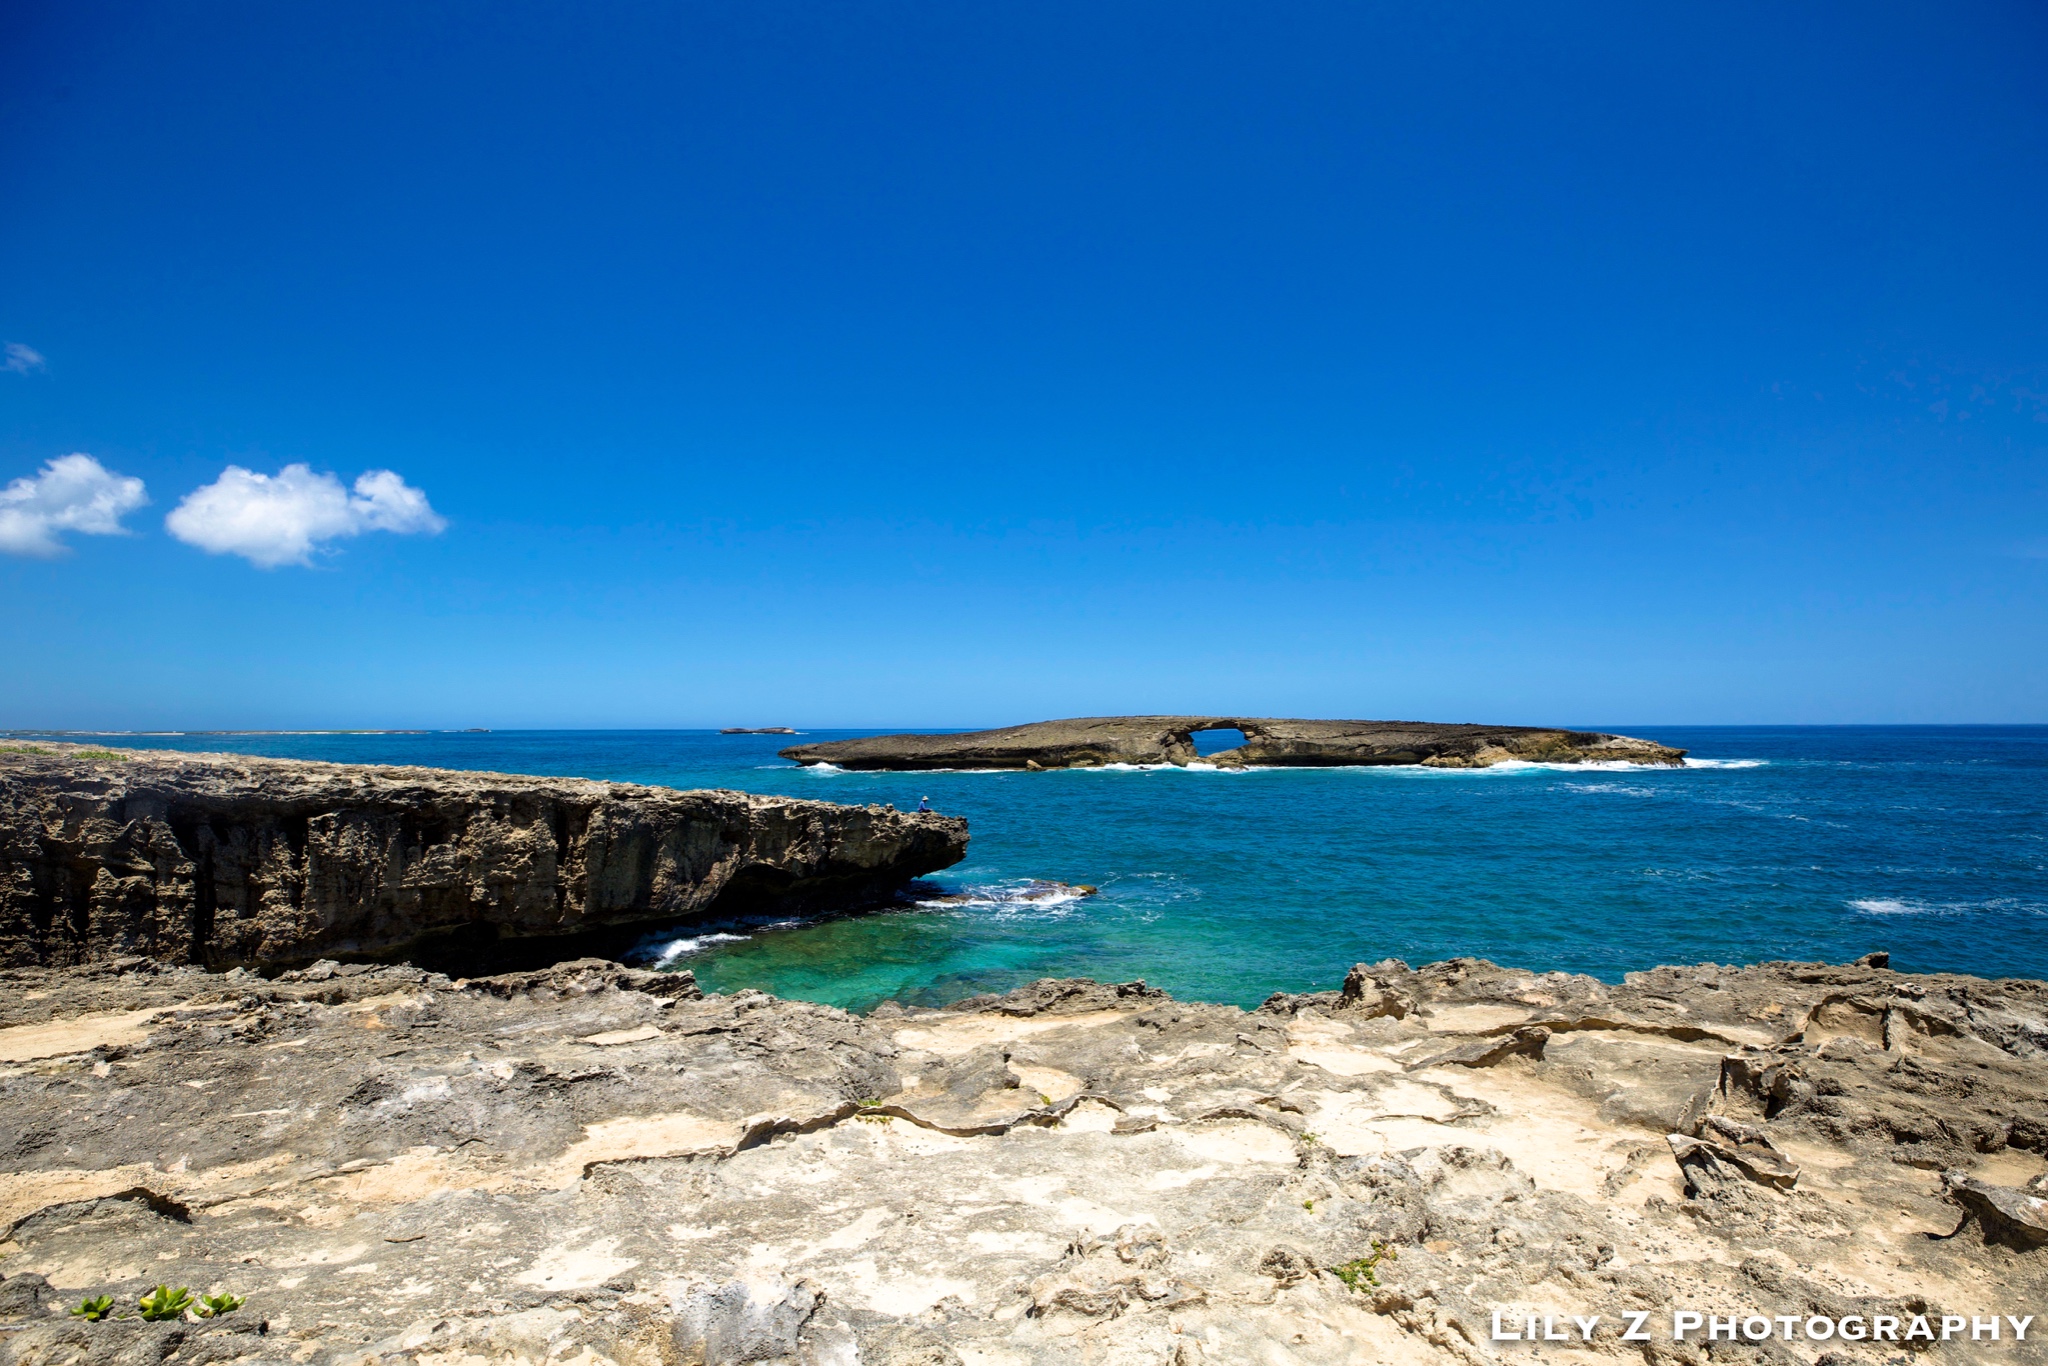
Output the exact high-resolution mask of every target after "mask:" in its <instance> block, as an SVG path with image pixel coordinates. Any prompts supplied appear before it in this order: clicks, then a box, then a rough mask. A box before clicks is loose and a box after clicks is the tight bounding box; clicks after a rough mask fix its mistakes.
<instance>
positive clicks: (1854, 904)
mask: <svg viewBox="0 0 2048 1366" xmlns="http://www.w3.org/2000/svg"><path fill="white" fill-rule="evenodd" d="M1849 905H1850V907H1851V908H1853V909H1855V910H1859V911H1861V912H1863V913H1864V914H1865V915H1971V914H1975V913H1978V912H1983V911H2025V912H2030V913H2032V914H2034V915H2041V914H2044V913H2048V906H2044V905H2042V904H2041V903H2039V902H2033V901H2021V900H2019V899H2018V898H2017V897H2009V896H2000V897H1992V898H1991V899H1990V900H1988V901H1913V900H1909V899H1907V898H1903V897H1891V896H1873V897H1860V898H1858V899H1857V900H1854V901H1851V902H1850V903H1849Z"/></svg>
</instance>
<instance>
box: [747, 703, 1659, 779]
mask: <svg viewBox="0 0 2048 1366" xmlns="http://www.w3.org/2000/svg"><path fill="white" fill-rule="evenodd" d="M1219 730H1221V731H1231V730H1234V731H1239V732H1241V733H1242V734H1243V735H1244V737H1245V742H1244V743H1243V744H1242V745H1239V746H1236V747H1235V748H1232V749H1226V750H1223V751H1220V752H1219V753H1215V754H1211V755H1208V756H1206V757H1205V758H1203V759H1202V760H1201V762H1204V763H1210V764H1215V765H1218V766H1219V767H1224V768H1242V767H1247V766H1250V765H1255V764H1256V765H1261V766H1272V767H1325V768H1327V767H1350V766H1360V765H1379V764H1425V765H1428V766H1429V767H1432V768H1486V767H1489V766H1491V765H1493V764H1497V763H1500V762H1502V761H1503V760H1509V759H1520V760H1525V761H1533V762H1540V763H1567V764H1577V763H1597V762H1607V763H1613V762H1622V763H1632V764H1663V765H1672V764H1679V763H1683V762H1684V760H1685V751H1684V750H1682V749H1672V748H1670V747H1669V746H1666V745H1660V744H1657V743H1655V742H1654V741H1650V740H1637V739H1634V738H1632V737H1630V736H1626V735H1604V734H1600V733H1598V732H1594V731H1578V730H1560V729H1555V728H1544V727H1539V726H1476V725H1443V724H1438V723H1435V722H1429V721H1301V720H1286V719H1278V718H1274V717H1254V716H1095V717H1083V718H1079V719H1076V720H1071V721H1037V722H1033V723H1032V724H1030V725H1024V726H1007V727H1004V728H1002V729H1000V730H978V731H968V732H965V733H955V734H950V735H944V734H942V735H877V736H869V737H864V738H861V739H857V740H831V741H825V742H822V743H819V744H810V745H791V746H789V747H788V748H787V749H783V750H780V751H778V752H779V753H780V754H781V755H782V757H783V758H785V759H793V760H795V761H796V762H797V763H800V764H832V765H835V766H836V767H839V768H849V769H934V768H1021V769H1052V768H1096V767H1100V766H1102V765H1105V764H1181V765H1185V764H1190V763H1194V762H1196V761H1197V760H1196V754H1195V745H1194V739H1193V737H1194V736H1196V735H1198V734H1200V733H1201V732H1203V731H1219Z"/></svg>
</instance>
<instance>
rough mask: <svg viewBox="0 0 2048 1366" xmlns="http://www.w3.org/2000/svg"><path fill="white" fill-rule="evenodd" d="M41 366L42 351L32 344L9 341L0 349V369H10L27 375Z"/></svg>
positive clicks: (18, 373)
mask: <svg viewBox="0 0 2048 1366" xmlns="http://www.w3.org/2000/svg"><path fill="white" fill-rule="evenodd" d="M42 368H43V353H42V352H40V351H38V350H36V349H35V348H34V347H33V346H23V345H22V344H21V343H20V342H9V343H7V346H6V349H5V350H4V351H0V370H12V371H13V372H14V373H15V374H17V375H28V374H33V373H35V372H36V371H37V370H40V369H42Z"/></svg>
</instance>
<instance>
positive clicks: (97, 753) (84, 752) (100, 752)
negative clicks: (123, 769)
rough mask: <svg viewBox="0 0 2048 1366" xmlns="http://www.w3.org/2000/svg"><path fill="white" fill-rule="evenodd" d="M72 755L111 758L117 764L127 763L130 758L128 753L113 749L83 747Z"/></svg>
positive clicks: (75, 757) (80, 757)
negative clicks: (117, 751) (116, 751)
mask: <svg viewBox="0 0 2048 1366" xmlns="http://www.w3.org/2000/svg"><path fill="white" fill-rule="evenodd" d="M71 757H72V758H74V759H111V760H112V761H113V762H115V763H117V764H119V763H125V762H127V759H128V756H127V755H125V754H116V753H114V751H112V750H111V749H81V750H79V751H78V752H77V753H76V754H74V755H72V756H71Z"/></svg>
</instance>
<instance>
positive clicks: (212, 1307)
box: [192, 1293, 249, 1319]
mask: <svg viewBox="0 0 2048 1366" xmlns="http://www.w3.org/2000/svg"><path fill="white" fill-rule="evenodd" d="M248 1302H249V1297H248V1296H247V1295H229V1294H225V1293H223V1294H219V1295H201V1296H200V1297H199V1303H198V1304H197V1305H194V1306H193V1310H192V1312H194V1313H195V1314H197V1315H199V1317H200V1318H202V1319H211V1318H218V1317H220V1316H221V1315H222V1314H232V1313H234V1312H235V1311H236V1310H237V1309H240V1308H241V1307H242V1306H243V1305H245V1304H247V1303H248Z"/></svg>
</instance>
